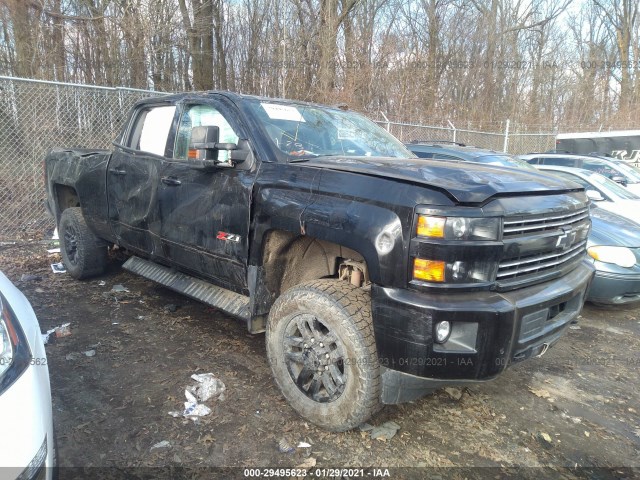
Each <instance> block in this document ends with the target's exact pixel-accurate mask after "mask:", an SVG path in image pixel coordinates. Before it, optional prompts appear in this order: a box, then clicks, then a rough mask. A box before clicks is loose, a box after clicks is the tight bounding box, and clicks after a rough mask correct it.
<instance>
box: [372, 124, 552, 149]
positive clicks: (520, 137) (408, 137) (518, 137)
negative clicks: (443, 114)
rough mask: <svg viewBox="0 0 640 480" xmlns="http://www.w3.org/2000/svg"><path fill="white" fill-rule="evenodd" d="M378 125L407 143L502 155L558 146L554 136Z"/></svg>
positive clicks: (410, 125) (549, 134) (412, 125)
mask: <svg viewBox="0 0 640 480" xmlns="http://www.w3.org/2000/svg"><path fill="white" fill-rule="evenodd" d="M377 123H378V125H380V126H381V127H383V128H385V129H387V130H388V131H389V132H391V133H392V134H393V135H394V136H396V137H397V138H399V139H400V140H401V141H403V142H405V143H408V142H414V141H418V142H434V143H437V142H445V143H461V144H464V145H470V146H474V147H480V148H487V149H489V150H496V151H499V152H505V151H506V152H508V153H511V154H514V155H518V154H524V153H534V152H546V151H549V150H552V149H554V148H555V144H556V136H555V134H553V133H509V132H508V131H505V132H503V133H494V132H480V131H477V130H465V129H458V128H452V127H432V126H426V125H416V124H411V123H397V122H389V121H386V120H385V121H378V122H377Z"/></svg>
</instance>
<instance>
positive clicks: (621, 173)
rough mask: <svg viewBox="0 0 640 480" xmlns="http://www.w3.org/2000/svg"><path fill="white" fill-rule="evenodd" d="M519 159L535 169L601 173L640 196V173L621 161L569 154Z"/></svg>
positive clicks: (535, 154)
mask: <svg viewBox="0 0 640 480" xmlns="http://www.w3.org/2000/svg"><path fill="white" fill-rule="evenodd" d="M518 158H519V159H521V160H524V161H525V162H527V163H530V164H531V165H533V166H535V167H538V166H544V167H551V166H556V167H572V168H580V169H584V170H589V171H591V172H595V173H599V174H601V175H604V176H605V177H607V178H609V179H611V180H614V181H615V182H617V183H619V184H621V185H624V186H625V187H626V188H627V189H628V190H630V191H632V192H633V193H635V194H636V195H640V172H639V171H638V170H637V169H636V168H634V167H632V166H631V165H629V164H628V163H625V162H623V161H621V160H619V159H615V158H605V157H594V156H590V155H573V154H569V153H528V154H526V155H518Z"/></svg>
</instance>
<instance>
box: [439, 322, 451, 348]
mask: <svg viewBox="0 0 640 480" xmlns="http://www.w3.org/2000/svg"><path fill="white" fill-rule="evenodd" d="M449 335H451V323H450V322H447V321H444V322H438V323H436V343H444V342H446V341H447V340H448V339H449Z"/></svg>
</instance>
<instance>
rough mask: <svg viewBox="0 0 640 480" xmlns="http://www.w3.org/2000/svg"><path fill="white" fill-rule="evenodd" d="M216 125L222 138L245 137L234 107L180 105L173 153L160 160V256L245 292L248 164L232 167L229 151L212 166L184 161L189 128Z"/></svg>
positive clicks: (250, 171)
mask: <svg viewBox="0 0 640 480" xmlns="http://www.w3.org/2000/svg"><path fill="white" fill-rule="evenodd" d="M212 125H215V126H218V128H219V129H220V140H219V141H220V142H221V143H238V139H240V138H245V139H246V138H248V135H247V132H246V131H245V129H244V128H243V126H242V124H241V122H240V120H239V119H238V113H237V111H236V110H235V107H234V106H232V105H230V104H229V103H228V102H224V101H222V100H216V97H215V96H213V95H212V96H211V100H206V101H203V100H197V101H194V100H185V101H184V103H182V104H181V105H180V113H179V121H178V126H177V133H176V139H175V148H174V151H173V158H172V159H166V160H165V161H164V163H163V167H162V171H161V174H160V182H159V184H158V205H159V217H160V223H159V227H160V229H159V231H158V232H157V233H158V234H159V236H160V237H161V239H162V248H163V251H164V255H165V257H166V258H168V259H169V260H170V261H171V262H172V263H174V264H175V265H176V266H179V267H181V269H183V270H188V271H189V272H191V273H194V274H196V275H197V276H200V277H204V278H206V279H208V280H210V281H212V282H213V283H216V284H218V285H220V286H223V287H225V288H228V289H231V290H234V291H237V292H240V293H247V292H246V287H247V277H246V272H247V261H248V250H249V247H248V245H249V243H248V242H249V221H250V219H249V211H250V205H251V191H252V188H253V183H254V180H255V177H256V169H255V166H254V165H253V164H249V163H247V164H243V163H241V164H238V165H236V166H232V164H231V162H230V160H229V152H226V151H220V152H218V161H222V162H223V163H222V164H220V165H219V166H218V167H217V168H216V169H215V170H211V171H203V170H198V169H195V168H194V166H193V163H192V162H191V163H190V162H189V160H188V155H189V150H188V146H189V141H190V139H191V129H192V128H193V127H197V126H212Z"/></svg>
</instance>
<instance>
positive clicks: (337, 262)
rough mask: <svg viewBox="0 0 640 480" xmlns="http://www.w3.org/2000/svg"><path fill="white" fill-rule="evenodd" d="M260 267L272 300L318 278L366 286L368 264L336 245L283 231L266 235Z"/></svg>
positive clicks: (353, 252)
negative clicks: (340, 280)
mask: <svg viewBox="0 0 640 480" xmlns="http://www.w3.org/2000/svg"><path fill="white" fill-rule="evenodd" d="M262 267H263V272H264V277H263V278H264V283H265V285H266V287H267V289H268V290H269V292H270V293H271V294H272V295H273V298H277V297H279V296H280V295H281V294H282V293H284V292H286V291H287V290H288V289H290V288H292V287H294V286H296V285H299V284H301V283H304V282H308V281H311V280H317V279H320V278H340V279H342V280H346V281H349V282H350V283H352V284H354V285H356V286H358V287H366V286H367V285H368V284H369V272H368V268H367V264H366V261H365V259H364V257H363V256H362V255H361V254H360V253H358V252H356V251H355V250H353V249H350V248H347V247H344V246H342V245H340V244H337V243H333V242H329V241H326V240H319V239H317V238H314V237H310V236H307V235H296V234H293V233H291V232H286V231H282V230H272V231H270V232H269V233H268V234H267V236H266V238H265V241H264V243H263V250H262Z"/></svg>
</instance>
